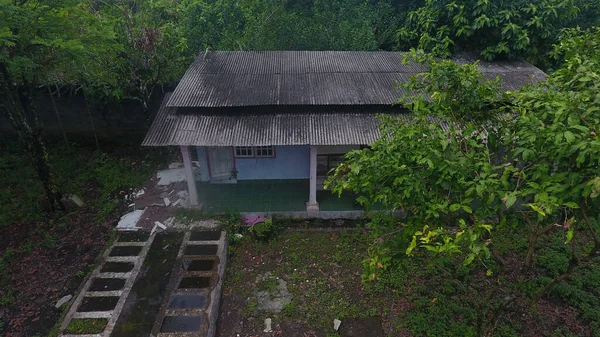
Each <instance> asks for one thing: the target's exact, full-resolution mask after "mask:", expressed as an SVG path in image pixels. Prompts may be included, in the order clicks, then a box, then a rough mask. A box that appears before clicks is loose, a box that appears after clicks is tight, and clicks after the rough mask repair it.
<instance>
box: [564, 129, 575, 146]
mask: <svg viewBox="0 0 600 337" xmlns="http://www.w3.org/2000/svg"><path fill="white" fill-rule="evenodd" d="M565 139H566V140H567V143H571V142H573V141H574V140H575V135H574V134H573V132H571V131H565Z"/></svg>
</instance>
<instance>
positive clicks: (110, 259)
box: [60, 233, 155, 337]
mask: <svg viewBox="0 0 600 337" xmlns="http://www.w3.org/2000/svg"><path fill="white" fill-rule="evenodd" d="M140 234H141V235H135V236H132V235H126V236H123V237H120V238H119V240H118V241H117V242H115V243H114V244H113V245H112V246H111V247H110V248H109V249H107V250H106V252H104V256H103V263H101V264H100V265H99V266H97V267H96V269H95V270H94V272H93V273H92V275H91V276H90V277H89V278H88V280H87V282H86V283H85V285H84V287H83V289H82V291H81V292H80V293H79V295H78V296H77V297H76V298H75V301H74V302H73V304H72V305H71V308H70V309H69V311H68V313H67V315H66V316H65V319H64V321H63V323H62V324H61V327H60V330H61V331H65V329H67V327H68V326H69V324H71V323H72V321H73V320H81V319H107V320H108V321H107V324H106V326H105V328H104V331H102V332H101V333H98V334H86V335H81V334H62V336H63V337H82V336H85V337H108V336H110V334H111V332H112V330H113V328H114V326H115V323H116V322H117V319H118V318H119V314H120V313H121V310H122V308H123V305H124V304H125V301H126V300H127V296H128V295H129V292H130V291H131V287H132V286H133V283H134V282H135V280H136V278H137V275H138V273H139V272H140V268H141V267H142V264H143V263H144V259H145V258H146V255H147V254H148V250H149V249H150V245H151V244H152V241H153V240H154V236H155V235H154V234H153V235H148V236H147V238H146V239H145V240H144V241H141V240H140V237H141V236H143V235H144V234H143V233H140Z"/></svg>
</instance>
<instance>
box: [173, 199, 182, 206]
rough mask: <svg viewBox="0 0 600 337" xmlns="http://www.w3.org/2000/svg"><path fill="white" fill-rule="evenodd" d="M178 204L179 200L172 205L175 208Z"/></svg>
mask: <svg viewBox="0 0 600 337" xmlns="http://www.w3.org/2000/svg"><path fill="white" fill-rule="evenodd" d="M180 202H181V199H177V201H175V202H174V203H173V207H175V206H177V205H179V203H180Z"/></svg>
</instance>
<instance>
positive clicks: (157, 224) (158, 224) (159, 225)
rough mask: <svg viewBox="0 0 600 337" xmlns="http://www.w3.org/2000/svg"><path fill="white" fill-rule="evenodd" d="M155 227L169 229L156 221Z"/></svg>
mask: <svg viewBox="0 0 600 337" xmlns="http://www.w3.org/2000/svg"><path fill="white" fill-rule="evenodd" d="M154 225H156V226H158V227H160V228H161V229H163V230H165V229H167V226H165V225H163V224H162V223H161V222H160V221H154Z"/></svg>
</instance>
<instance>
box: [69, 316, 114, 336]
mask: <svg viewBox="0 0 600 337" xmlns="http://www.w3.org/2000/svg"><path fill="white" fill-rule="evenodd" d="M106 324H108V319H106V318H82V319H74V320H72V321H71V324H69V326H68V327H67V328H66V329H65V332H66V333H69V334H80V335H81V334H96V333H101V332H102V331H104V328H105V327H106Z"/></svg>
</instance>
